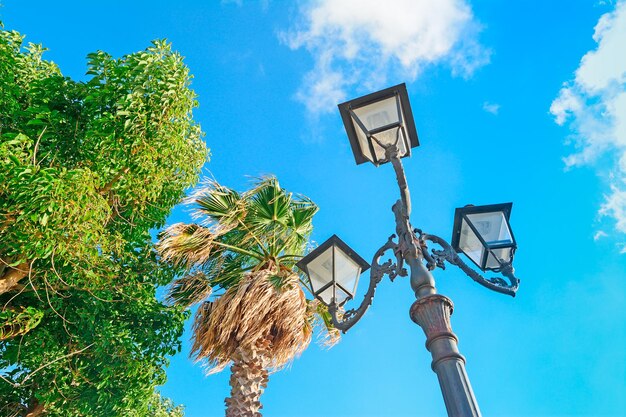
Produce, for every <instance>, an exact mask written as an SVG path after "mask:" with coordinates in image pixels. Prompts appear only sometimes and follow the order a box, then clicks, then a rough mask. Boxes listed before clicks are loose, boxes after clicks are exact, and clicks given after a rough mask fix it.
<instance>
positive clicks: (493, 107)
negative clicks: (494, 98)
mask: <svg viewBox="0 0 626 417" xmlns="http://www.w3.org/2000/svg"><path fill="white" fill-rule="evenodd" d="M483 110H484V111H486V112H487V113H491V114H493V115H497V114H498V112H499V111H500V105H499V104H497V103H490V102H488V101H485V102H484V103H483Z"/></svg>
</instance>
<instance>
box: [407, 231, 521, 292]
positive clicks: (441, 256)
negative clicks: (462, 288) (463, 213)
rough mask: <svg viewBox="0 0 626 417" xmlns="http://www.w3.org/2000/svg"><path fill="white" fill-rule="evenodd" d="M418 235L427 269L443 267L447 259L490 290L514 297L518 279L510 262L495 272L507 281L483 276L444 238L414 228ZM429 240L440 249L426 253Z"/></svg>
mask: <svg viewBox="0 0 626 417" xmlns="http://www.w3.org/2000/svg"><path fill="white" fill-rule="evenodd" d="M416 232H417V233H419V236H420V242H421V244H422V254H423V255H424V259H425V260H426V266H427V268H428V269H429V270H433V269H435V268H436V267H439V268H441V269H445V268H446V266H445V262H444V261H448V262H449V263H451V264H452V265H455V266H457V267H459V268H460V269H461V271H463V272H465V274H466V275H467V276H469V277H470V278H471V279H473V280H474V281H476V282H477V283H479V284H480V285H482V286H483V287H486V288H489V289H490V290H493V291H496V292H499V293H502V294H506V295H510V296H512V297H515V293H516V292H517V288H518V287H519V279H518V278H517V277H515V270H514V269H513V266H512V265H511V263H505V264H503V265H502V266H501V267H500V268H499V269H498V270H496V271H495V272H499V273H501V274H502V275H503V276H504V277H506V278H507V279H508V282H507V281H506V280H504V279H502V278H500V277H490V278H485V277H483V276H482V275H481V274H479V273H478V272H476V271H474V269H472V268H471V267H469V266H468V265H467V264H466V263H465V262H464V261H463V259H461V257H460V256H459V255H458V254H457V253H456V252H455V251H454V249H452V246H450V244H449V243H448V242H446V241H445V240H444V239H442V238H440V237H439V236H435V235H429V234H426V233H422V231H421V230H416ZM427 240H430V241H431V242H433V243H436V244H437V245H439V246H441V247H442V248H443V249H442V250H437V249H432V252H431V253H428V247H427V245H426V241H427Z"/></svg>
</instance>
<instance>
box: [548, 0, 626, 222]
mask: <svg viewBox="0 0 626 417" xmlns="http://www.w3.org/2000/svg"><path fill="white" fill-rule="evenodd" d="M593 39H594V40H595V41H596V43H597V46H596V48H595V49H593V50H591V51H589V52H587V53H586V54H585V55H584V56H583V57H582V59H581V61H580V65H579V67H578V69H577V70H576V72H575V73H574V78H573V79H572V80H570V81H568V82H567V83H565V84H564V86H563V88H562V89H561V91H560V92H559V95H558V97H557V98H556V99H555V100H554V102H553V103H552V106H551V107H550V112H551V113H552V114H553V115H554V117H555V121H556V123H558V124H559V125H567V126H568V127H569V128H570V130H571V131H572V140H571V142H573V144H574V146H575V148H576V152H575V153H573V154H571V155H569V156H567V157H566V158H565V159H564V161H565V165H566V166H567V167H574V166H581V165H593V166H597V167H598V170H599V173H600V174H601V175H604V176H605V177H606V180H607V181H608V182H609V184H610V186H609V190H608V192H607V194H606V195H605V201H604V203H603V204H602V206H601V208H600V210H599V213H600V215H601V216H610V217H612V218H613V219H614V220H615V222H616V225H615V227H616V229H617V230H618V231H619V232H622V233H626V52H625V51H626V49H625V46H624V45H625V42H626V1H624V0H622V1H619V2H617V4H616V5H615V9H614V10H613V11H612V12H610V13H606V14H604V15H603V16H602V17H600V20H599V21H598V23H597V24H596V27H595V33H594V35H593ZM601 157H603V158H607V159H608V160H609V161H610V162H609V163H610V164H612V169H611V170H610V173H608V174H607V173H606V172H604V171H602V169H606V168H605V167H604V164H598V163H597V162H598V160H599V159H600V158H601Z"/></svg>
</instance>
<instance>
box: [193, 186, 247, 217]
mask: <svg viewBox="0 0 626 417" xmlns="http://www.w3.org/2000/svg"><path fill="white" fill-rule="evenodd" d="M186 203H187V204H192V205H194V207H195V209H194V211H193V213H192V215H193V216H194V218H200V219H202V220H203V223H204V225H206V226H209V225H213V224H219V226H220V227H221V228H228V229H231V228H233V227H235V226H236V225H237V224H238V222H239V220H240V219H241V218H243V217H245V202H244V201H243V200H242V198H241V196H240V195H239V193H237V192H236V191H235V190H232V189H230V188H228V187H224V186H223V185H220V184H219V183H217V182H216V181H215V180H205V181H204V182H203V185H202V187H201V188H199V189H198V190H197V191H196V192H195V193H193V194H192V195H191V196H190V197H189V198H187V200H186Z"/></svg>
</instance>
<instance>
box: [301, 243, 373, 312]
mask: <svg viewBox="0 0 626 417" xmlns="http://www.w3.org/2000/svg"><path fill="white" fill-rule="evenodd" d="M296 265H297V266H298V267H299V268H300V269H302V270H303V271H305V273H306V274H307V276H308V277H309V283H310V285H311V293H312V294H313V295H314V296H315V297H317V298H319V299H320V300H322V302H323V303H324V304H326V305H329V304H336V305H337V306H341V305H343V304H344V303H345V302H346V301H348V300H351V299H352V298H354V294H355V292H356V287H357V285H358V284H359V277H360V276H361V273H362V272H365V271H367V270H368V269H369V267H370V265H369V264H368V263H367V262H366V261H365V260H364V259H363V258H361V257H360V256H359V255H358V254H357V253H356V252H355V251H353V250H352V249H351V248H350V247H349V246H348V245H346V244H345V243H344V242H343V241H342V240H341V239H339V237H337V235H333V236H331V237H330V239H328V240H327V241H326V242H324V243H322V244H321V245H320V246H318V247H317V248H316V249H315V250H313V251H312V252H311V253H309V254H308V255H307V256H305V257H304V258H302V259H300V261H299V262H298V263H297V264H296Z"/></svg>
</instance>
